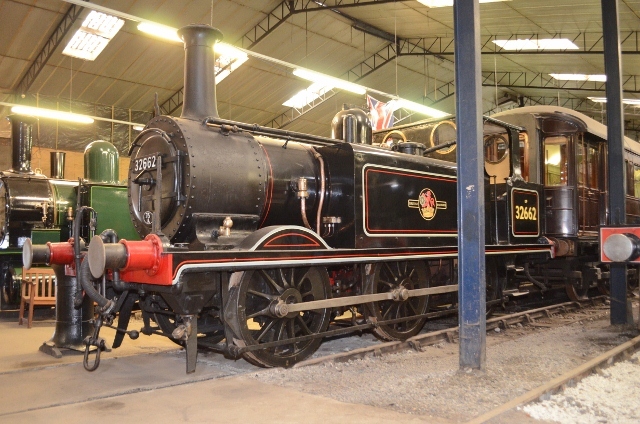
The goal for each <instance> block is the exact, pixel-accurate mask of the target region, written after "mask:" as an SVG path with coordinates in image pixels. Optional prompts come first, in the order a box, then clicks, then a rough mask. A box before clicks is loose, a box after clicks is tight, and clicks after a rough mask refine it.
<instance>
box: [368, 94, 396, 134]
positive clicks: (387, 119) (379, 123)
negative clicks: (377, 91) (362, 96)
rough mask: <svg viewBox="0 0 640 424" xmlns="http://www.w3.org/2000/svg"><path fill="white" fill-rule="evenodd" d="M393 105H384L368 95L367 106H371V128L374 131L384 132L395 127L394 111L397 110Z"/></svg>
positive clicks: (390, 103)
mask: <svg viewBox="0 0 640 424" xmlns="http://www.w3.org/2000/svg"><path fill="white" fill-rule="evenodd" d="M393 103H394V102H389V103H382V102H381V101H379V100H376V99H374V98H373V97H371V96H370V95H368V94H367V106H369V113H370V114H371V126H372V127H373V129H374V130H383V129H385V128H389V127H391V126H393V121H394V116H393V111H394V110H396V107H394V106H395V105H394V104H393Z"/></svg>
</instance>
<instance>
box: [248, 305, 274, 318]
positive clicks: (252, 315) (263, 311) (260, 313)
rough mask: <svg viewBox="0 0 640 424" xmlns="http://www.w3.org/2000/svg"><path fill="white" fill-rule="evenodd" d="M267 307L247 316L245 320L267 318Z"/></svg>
mask: <svg viewBox="0 0 640 424" xmlns="http://www.w3.org/2000/svg"><path fill="white" fill-rule="evenodd" d="M269 315H270V313H269V307H268V306H267V307H266V308H264V309H261V310H259V311H258V312H254V313H252V314H251V315H247V319H253V318H255V317H259V316H269Z"/></svg>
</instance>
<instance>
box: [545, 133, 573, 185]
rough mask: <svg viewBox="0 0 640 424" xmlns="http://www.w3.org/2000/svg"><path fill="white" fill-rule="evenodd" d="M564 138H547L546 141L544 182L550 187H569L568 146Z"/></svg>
mask: <svg viewBox="0 0 640 424" xmlns="http://www.w3.org/2000/svg"><path fill="white" fill-rule="evenodd" d="M567 142H568V139H567V137H564V136H557V137H547V138H545V140H544V169H545V173H544V176H545V177H544V180H545V185H548V186H563V185H567V169H568V166H567V158H568V156H567V145H568V143H567Z"/></svg>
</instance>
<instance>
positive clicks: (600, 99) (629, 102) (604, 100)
mask: <svg viewBox="0 0 640 424" xmlns="http://www.w3.org/2000/svg"><path fill="white" fill-rule="evenodd" d="M587 99H589V100H591V101H592V102H594V103H607V98H606V97H587ZM622 103H623V104H625V105H633V106H640V99H622Z"/></svg>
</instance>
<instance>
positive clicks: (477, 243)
mask: <svg viewBox="0 0 640 424" xmlns="http://www.w3.org/2000/svg"><path fill="white" fill-rule="evenodd" d="M453 22H454V40H455V83H456V116H457V126H458V131H457V137H458V146H457V149H456V151H457V160H458V252H459V255H458V280H459V284H460V291H459V292H458V301H459V311H460V312H459V322H460V368H469V367H470V368H475V369H484V367H485V364H486V344H487V334H486V324H487V322H486V316H485V313H486V304H485V300H486V293H485V285H486V283H485V258H484V256H485V252H484V231H485V228H484V227H485V225H484V157H483V154H482V91H481V90H482V82H481V78H480V76H481V71H482V69H481V62H480V8H479V1H478V0H455V1H454V2H453ZM463 164H464V166H463Z"/></svg>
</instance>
